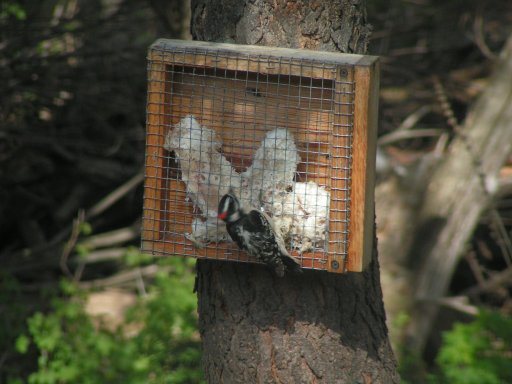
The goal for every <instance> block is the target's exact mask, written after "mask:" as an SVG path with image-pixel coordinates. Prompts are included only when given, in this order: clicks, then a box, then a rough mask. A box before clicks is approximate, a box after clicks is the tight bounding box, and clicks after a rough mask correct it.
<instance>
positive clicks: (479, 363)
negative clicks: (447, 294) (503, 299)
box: [433, 311, 512, 384]
mask: <svg viewBox="0 0 512 384" xmlns="http://www.w3.org/2000/svg"><path fill="white" fill-rule="evenodd" d="M511 351H512V318H510V317H506V316H504V315H501V314H500V313H498V312H489V311H482V312H481V313H480V314H479V316H478V317H477V319H476V320H475V321H473V322H471V323H468V324H461V323H457V324H455V326H454V327H453V329H452V330H450V331H449V332H446V333H445V334H444V335H443V346H442V348H441V350H440V351H439V354H438V356H437V359H436V361H437V364H438V365H439V369H440V371H441V374H440V375H439V377H437V378H436V379H434V380H433V382H439V383H450V384H459V383H460V384H463V383H464V384H473V383H474V384H477V383H478V384H500V383H512V369H511V368H510V367H512V354H511Z"/></svg>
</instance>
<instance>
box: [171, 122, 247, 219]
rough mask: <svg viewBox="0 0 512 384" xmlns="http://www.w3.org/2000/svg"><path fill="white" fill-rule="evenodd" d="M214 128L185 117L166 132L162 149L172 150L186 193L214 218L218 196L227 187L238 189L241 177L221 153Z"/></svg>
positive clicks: (205, 213)
mask: <svg viewBox="0 0 512 384" xmlns="http://www.w3.org/2000/svg"><path fill="white" fill-rule="evenodd" d="M221 147H222V142H221V140H220V139H219V138H218V137H217V135H216V133H215V131H214V130H212V129H210V128H207V127H205V126H202V125H200V124H199V123H198V122H197V120H196V119H195V118H194V117H193V116H192V115H188V116H185V117H184V118H183V119H181V120H180V122H179V123H178V124H176V125H175V126H174V127H173V129H172V130H170V131H169V133H168V134H167V137H166V139H165V145H164V148H165V149H167V150H169V151H174V153H175V154H176V158H177V159H178V160H179V163H180V169H181V177H182V180H183V182H184V183H185V185H186V186H187V193H188V194H189V196H190V197H191V199H192V201H193V202H194V204H195V205H196V206H197V207H198V208H199V209H200V210H201V212H202V215H203V216H204V217H216V216H217V205H218V204H219V200H220V198H221V197H222V196H223V195H225V194H226V193H227V192H228V191H229V189H230V187H231V188H233V189H234V190H235V191H237V192H239V191H240V184H241V177H240V174H239V173H238V172H236V170H235V169H234V168H233V167H232V166H231V163H230V162H229V161H228V160H227V159H226V158H225V157H224V156H223V155H222V154H221V152H220V151H221Z"/></svg>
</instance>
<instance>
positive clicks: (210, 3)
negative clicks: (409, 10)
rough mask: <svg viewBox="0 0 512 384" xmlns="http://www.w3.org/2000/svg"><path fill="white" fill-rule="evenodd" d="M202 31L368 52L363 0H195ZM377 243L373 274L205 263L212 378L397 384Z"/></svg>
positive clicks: (196, 26)
mask: <svg viewBox="0 0 512 384" xmlns="http://www.w3.org/2000/svg"><path fill="white" fill-rule="evenodd" d="M191 32H192V35H193V37H194V38H195V39H197V40H205V41H223V42H235V43H240V44H259V45H269V46H281V47H291V48H309V49H318V50H328V51H343V52H355V53H364V52H365V51H366V47H367V43H368V37H369V33H370V27H369V25H368V24H367V22H366V17H365V9H364V6H363V4H362V3H359V2H354V1H351V0H350V1H348V0H343V1H338V2H333V1H330V0H317V1H307V0H298V1H283V0H277V1H269V0H253V1H251V2H249V1H239V0H227V1H226V0H225V1H220V0H194V1H192V26H191ZM376 243H377V241H376V240H375V247H374V251H373V258H372V262H371V263H370V265H369V267H368V268H367V270H366V271H365V272H363V273H347V274H344V275H337V274H329V273H325V272H319V271H311V270H305V271H304V273H303V274H302V275H300V276H297V275H286V276H285V277H284V278H278V277H276V276H275V275H273V274H272V273H271V272H270V271H269V270H268V269H267V268H265V267H264V266H260V265H255V264H243V263H228V262H218V261H204V260H201V261H199V262H198V300H199V326H200V332H201V336H202V340H203V366H204V369H205V375H206V380H207V381H208V382H210V383H273V382H276V383H329V384H331V383H393V382H398V381H399V378H398V374H397V372H396V362H395V359H394V356H393V352H392V350H391V347H390V344H389V340H388V332H387V328H386V324H385V312H384V306H383V303H382V292H381V288H380V281H379V264H378V261H377V251H376Z"/></svg>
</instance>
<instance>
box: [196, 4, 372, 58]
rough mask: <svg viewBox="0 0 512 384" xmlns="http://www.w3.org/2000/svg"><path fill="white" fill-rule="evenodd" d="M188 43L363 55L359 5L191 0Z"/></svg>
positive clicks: (364, 30)
mask: <svg viewBox="0 0 512 384" xmlns="http://www.w3.org/2000/svg"><path fill="white" fill-rule="evenodd" d="M191 32H192V36H193V37H194V40H204V41H222V42H231V43H238V44H257V45H268V46H275V47H287V48H308V49H316V50H322V51H340V52H347V53H365V52H366V48H367V45H368V40H369V36H370V32H371V27H370V25H369V24H368V23H367V22H366V14H365V7H364V2H361V1H347V0H343V1H328V0H316V1H308V0H299V1H284V0H272V1H271V0H252V1H247V0H246V1H242V0H223V1H219V0H195V1H194V0H193V1H192V25H191Z"/></svg>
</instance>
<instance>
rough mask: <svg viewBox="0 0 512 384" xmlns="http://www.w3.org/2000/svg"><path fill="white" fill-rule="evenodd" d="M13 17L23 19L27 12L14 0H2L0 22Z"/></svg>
mask: <svg viewBox="0 0 512 384" xmlns="http://www.w3.org/2000/svg"><path fill="white" fill-rule="evenodd" d="M9 17H14V18H15V19H17V20H25V19H26V18H27V13H26V11H25V9H24V8H23V6H21V5H20V4H18V3H17V2H15V1H2V3H1V5H0V22H1V21H3V20H6V19H8V18H9Z"/></svg>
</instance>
